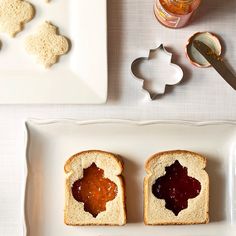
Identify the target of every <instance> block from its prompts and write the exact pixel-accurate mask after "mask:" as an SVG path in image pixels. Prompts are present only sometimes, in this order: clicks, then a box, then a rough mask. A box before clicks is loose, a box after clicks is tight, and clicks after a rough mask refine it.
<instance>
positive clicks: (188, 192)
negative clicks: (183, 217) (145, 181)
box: [152, 161, 201, 216]
mask: <svg viewBox="0 0 236 236" xmlns="http://www.w3.org/2000/svg"><path fill="white" fill-rule="evenodd" d="M165 170H166V174H165V175H164V176H162V177H160V178H158V179H157V180H156V182H155V183H154V184H153V186H152V193H153V194H154V196H155V197H156V198H158V199H164V200H165V202H166V205H165V207H166V208H167V209H169V210H171V211H172V212H173V213H174V214H175V215H176V216H178V214H179V213H180V212H181V211H182V210H184V209H186V208H188V199H191V198H195V197H197V196H198V195H199V194H200V191H201V183H200V182H199V181H198V180H197V179H195V178H192V177H189V176H188V170H187V168H186V167H183V166H182V165H181V164H180V163H179V162H178V161H175V162H174V164H172V165H171V166H169V167H166V168H165Z"/></svg>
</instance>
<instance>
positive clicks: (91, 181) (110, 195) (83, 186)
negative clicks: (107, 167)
mask: <svg viewBox="0 0 236 236" xmlns="http://www.w3.org/2000/svg"><path fill="white" fill-rule="evenodd" d="M71 189H72V195H73V197H74V199H75V200H77V201H78V202H83V203H84V210H85V211H86V212H89V213H91V214H92V215H93V217H96V216H97V215H98V214H99V213H100V212H103V211H106V203H107V202H109V201H111V200H113V199H115V197H116V195H117V192H118V189H117V185H116V184H115V183H114V182H112V181H111V180H110V179H107V178H104V171H103V170H102V169H100V168H98V167H97V166H96V165H95V163H93V164H92V165H91V166H90V167H88V168H87V169H84V171H83V178H82V179H79V180H77V181H75V182H74V184H73V186H72V188H71Z"/></svg>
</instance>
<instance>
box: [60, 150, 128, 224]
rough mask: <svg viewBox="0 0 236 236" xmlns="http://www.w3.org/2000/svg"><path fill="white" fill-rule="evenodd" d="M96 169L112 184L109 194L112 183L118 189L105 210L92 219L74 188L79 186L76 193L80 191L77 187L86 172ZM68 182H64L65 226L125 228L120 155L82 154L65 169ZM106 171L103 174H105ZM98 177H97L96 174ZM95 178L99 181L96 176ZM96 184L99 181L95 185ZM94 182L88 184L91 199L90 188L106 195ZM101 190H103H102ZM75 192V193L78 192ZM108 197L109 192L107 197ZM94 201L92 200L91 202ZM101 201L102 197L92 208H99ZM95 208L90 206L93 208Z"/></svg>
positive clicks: (71, 159)
mask: <svg viewBox="0 0 236 236" xmlns="http://www.w3.org/2000/svg"><path fill="white" fill-rule="evenodd" d="M93 166H96V167H97V168H98V170H99V172H100V171H102V173H104V175H103V178H104V179H105V180H106V181H109V186H108V190H109V189H110V188H111V187H112V185H110V183H113V186H114V185H115V186H116V187H115V188H114V189H115V191H116V192H115V193H116V194H115V195H114V197H112V198H111V200H110V201H107V202H106V207H105V209H104V210H103V211H100V212H98V213H96V214H95V215H93V214H92V213H91V212H90V211H88V210H86V209H85V205H86V203H84V202H82V201H79V200H78V199H77V198H76V197H75V193H74V187H75V186H76V185H77V190H80V191H81V188H82V187H81V185H80V186H79V187H78V182H79V183H81V182H82V181H83V180H84V178H86V171H88V170H89V169H90V168H92V167H93ZM64 170H65V174H66V181H65V207H64V222H65V224H67V225H72V226H75V225H78V226H79V225H124V224H126V210H125V189H124V181H123V178H122V176H121V173H122V171H123V164H122V162H121V160H120V158H119V157H118V156H117V155H114V154H112V153H108V152H104V151H97V150H89V151H84V152H80V153H78V154H75V155H74V156H72V157H71V158H70V159H69V160H68V161H67V162H66V163H65V166H64ZM103 171H104V172H103ZM94 175H96V173H95V174H94ZM95 178H100V177H98V176H97V175H96V176H95ZM94 182H96V181H94ZM94 182H93V181H92V180H91V179H90V180H89V181H88V182H87V183H86V184H87V185H86V187H85V188H84V189H86V190H87V191H89V192H88V198H90V197H91V192H90V191H92V190H91V188H93V189H94V188H95V190H96V191H101V192H102V193H103V194H104V191H105V190H104V188H103V187H104V186H99V185H98V184H97V182H96V183H94ZM100 189H101V190H100ZM77 190H76V191H77ZM106 194H107V195H109V192H108V193H107V192H106ZM89 200H90V201H91V199H89ZM100 200H103V198H101V197H100V196H99V195H96V198H95V200H94V201H93V202H90V203H91V204H93V205H95V206H100ZM92 207H93V206H91V208H92Z"/></svg>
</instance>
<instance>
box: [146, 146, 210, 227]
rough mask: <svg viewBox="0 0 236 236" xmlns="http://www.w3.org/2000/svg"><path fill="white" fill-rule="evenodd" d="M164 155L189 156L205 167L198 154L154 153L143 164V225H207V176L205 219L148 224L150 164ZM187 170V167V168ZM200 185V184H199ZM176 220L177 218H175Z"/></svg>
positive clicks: (183, 151)
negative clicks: (144, 173) (144, 172)
mask: <svg viewBox="0 0 236 236" xmlns="http://www.w3.org/2000/svg"><path fill="white" fill-rule="evenodd" d="M164 155H191V156H192V157H194V158H198V159H199V161H201V162H202V163H203V165H204V166H206V158H205V157H204V156H202V155H200V154H198V153H195V152H191V151H186V150H173V151H163V152H159V153H155V154H154V155H152V156H151V157H150V158H149V159H148V160H147V161H146V163H145V170H146V172H147V174H148V175H147V176H146V177H145V178H144V186H143V187H144V216H143V217H144V224H145V225H151V226H154V225H194V224H207V223H209V177H208V175H207V178H208V179H207V181H208V183H207V187H206V189H205V195H206V196H208V198H207V200H206V199H205V201H206V202H205V206H206V212H205V218H204V219H202V220H200V219H199V220H198V221H197V222H196V221H188V222H187V221H181V222H179V221H174V220H169V221H165V222H164V223H163V222H155V223H150V222H149V220H148V213H147V212H148V204H149V194H152V193H150V192H149V191H148V187H149V176H150V175H151V170H150V167H151V162H153V161H157V160H158V159H160V158H161V157H163V156H164ZM187 168H188V167H187ZM201 184H202V183H201ZM176 218H177V217H176Z"/></svg>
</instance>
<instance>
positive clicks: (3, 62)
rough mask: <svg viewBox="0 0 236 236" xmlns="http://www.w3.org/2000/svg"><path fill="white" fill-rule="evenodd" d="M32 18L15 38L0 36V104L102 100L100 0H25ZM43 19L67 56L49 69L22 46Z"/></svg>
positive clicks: (102, 16)
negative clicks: (66, 45) (63, 40)
mask: <svg viewBox="0 0 236 236" xmlns="http://www.w3.org/2000/svg"><path fill="white" fill-rule="evenodd" d="M30 2H31V3H32V4H33V5H34V6H35V9H36V15H35V18H34V19H33V20H32V21H30V22H29V23H27V24H26V25H25V29H24V30H23V31H22V32H20V33H19V34H18V35H17V36H16V38H13V39H12V38H10V37H9V36H8V35H4V34H1V35H0V40H1V42H2V48H1V50H0V103H1V104H35V103H36V104H88V103H90V104H91V103H93V104H95V103H104V102H105V101H106V98H107V18H106V17H107V8H106V0H89V1H86V0H60V1H58V0H51V2H50V3H49V4H47V3H45V0H31V1H30ZM45 20H47V21H50V22H52V23H53V24H54V25H56V26H58V27H59V31H60V34H62V35H65V36H66V37H68V38H69V39H70V41H71V49H70V51H69V52H68V54H66V55H64V56H62V57H61V58H60V60H59V62H58V63H56V64H55V65H53V66H52V67H51V68H49V69H45V68H44V67H43V66H42V65H39V64H37V62H36V58H35V57H34V56H32V55H29V54H28V53H27V52H26V51H25V49H24V40H25V37H26V36H27V35H29V34H32V33H34V31H35V30H36V29H37V27H38V26H39V25H40V24H41V23H42V22H44V21H45Z"/></svg>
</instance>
